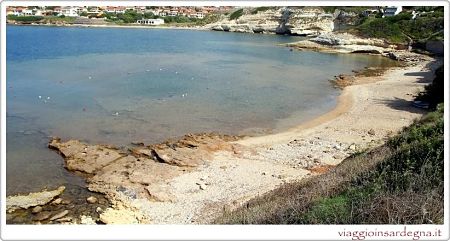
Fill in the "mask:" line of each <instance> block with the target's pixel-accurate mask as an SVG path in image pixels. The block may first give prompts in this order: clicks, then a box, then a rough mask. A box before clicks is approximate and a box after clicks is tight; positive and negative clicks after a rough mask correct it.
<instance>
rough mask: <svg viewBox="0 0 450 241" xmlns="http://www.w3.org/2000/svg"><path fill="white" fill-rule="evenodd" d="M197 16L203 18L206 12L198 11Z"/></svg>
mask: <svg viewBox="0 0 450 241" xmlns="http://www.w3.org/2000/svg"><path fill="white" fill-rule="evenodd" d="M195 17H196V18H198V19H203V18H204V17H205V13H204V12H197V13H195Z"/></svg>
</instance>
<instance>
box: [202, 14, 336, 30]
mask: <svg viewBox="0 0 450 241" xmlns="http://www.w3.org/2000/svg"><path fill="white" fill-rule="evenodd" d="M253 11H254V10H253ZM253 11H252V10H251V9H244V14H243V15H242V16H240V17H239V18H237V19H234V20H230V19H229V18H228V17H225V18H223V19H222V20H221V21H219V22H216V23H213V24H209V25H207V26H206V27H207V28H209V29H211V30H216V31H226V32H246V33H272V34H290V35H301V36H316V35H318V34H320V33H324V32H331V31H333V29H334V22H333V21H334V15H333V14H327V13H325V12H324V11H323V10H322V9H321V8H314V7H302V8H301V7H297V8H294V7H283V8H277V7H274V8H269V9H267V10H264V11H258V12H256V13H255V12H253Z"/></svg>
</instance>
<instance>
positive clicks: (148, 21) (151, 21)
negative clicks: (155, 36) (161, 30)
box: [137, 18, 164, 26]
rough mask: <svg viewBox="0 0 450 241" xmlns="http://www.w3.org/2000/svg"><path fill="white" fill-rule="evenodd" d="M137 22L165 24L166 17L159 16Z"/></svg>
mask: <svg viewBox="0 0 450 241" xmlns="http://www.w3.org/2000/svg"><path fill="white" fill-rule="evenodd" d="M137 23H139V24H145V25H153V26H155V25H161V24H164V19H161V18H157V19H141V20H137Z"/></svg>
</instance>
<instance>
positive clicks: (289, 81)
mask: <svg viewBox="0 0 450 241" xmlns="http://www.w3.org/2000/svg"><path fill="white" fill-rule="evenodd" d="M6 31H7V83H6V84H7V194H8V195H10V194H15V193H19V192H29V191H36V190H40V189H42V188H43V187H44V186H47V187H49V188H50V187H55V186H58V185H61V184H65V183H71V184H75V185H83V182H82V181H81V179H80V178H78V177H76V176H74V175H73V174H71V173H69V172H67V171H66V170H65V169H64V168H63V160H62V158H61V157H60V156H59V155H58V154H56V153H54V152H53V151H51V150H49V149H48V148H47V143H48V140H49V136H58V137H61V138H63V139H80V140H84V141H88V142H90V143H108V144H116V145H128V144H130V142H132V141H143V142H145V143H154V142H159V141H163V140H165V139H167V138H169V137H177V136H181V135H183V134H186V133H195V132H209V131H217V132H221V133H227V134H251V135H254V134H260V133H264V132H273V131H280V130H283V129H285V128H288V127H290V126H288V125H286V124H281V123H295V124H298V123H301V122H302V121H305V120H308V119H311V118H313V117H315V116H318V115H320V114H323V113H325V112H327V111H329V110H331V109H332V108H333V107H334V106H335V105H336V97H337V96H338V95H339V91H338V90H336V89H334V88H333V87H332V85H331V84H330V83H329V81H328V80H329V79H332V78H333V76H334V75H337V74H340V73H351V71H352V70H357V69H362V68H364V67H366V66H378V65H382V64H385V62H386V61H387V60H386V59H384V58H381V57H375V56H367V55H338V54H326V53H318V52H309V51H302V52H299V51H290V49H289V48H286V47H283V46H281V45H280V44H283V43H287V42H293V41H297V40H300V38H299V37H288V36H271V35H256V34H238V33H224V32H208V31H190V30H161V29H115V28H73V27H72V28H70V27H36V26H28V27H26V26H8V27H7V30H6ZM293 113H295V115H294V116H293ZM286 119H289V120H291V121H285V120H286ZM283 120H284V121H283ZM292 120H294V121H292Z"/></svg>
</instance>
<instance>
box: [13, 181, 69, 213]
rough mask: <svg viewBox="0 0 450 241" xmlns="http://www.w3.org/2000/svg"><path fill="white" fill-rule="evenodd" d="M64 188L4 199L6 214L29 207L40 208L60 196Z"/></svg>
mask: <svg viewBox="0 0 450 241" xmlns="http://www.w3.org/2000/svg"><path fill="white" fill-rule="evenodd" d="M65 189H66V188H65V187H64V186H61V187H58V188H57V189H55V190H52V191H46V190H45V191H42V192H34V193H30V194H28V195H16V196H9V197H7V198H6V211H7V212H8V213H11V212H14V211H15V210H17V209H21V208H23V209H27V208H30V207H35V206H41V205H45V204H47V203H49V202H51V201H52V200H53V199H55V198H56V197H57V196H59V195H61V193H63V192H64V190H65Z"/></svg>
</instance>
